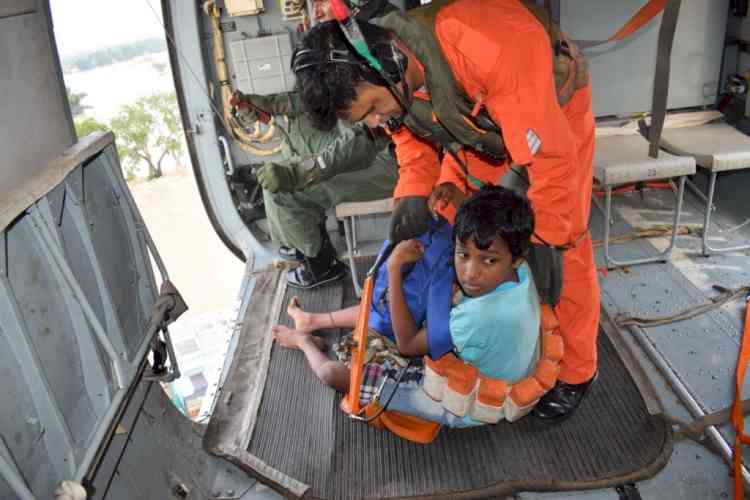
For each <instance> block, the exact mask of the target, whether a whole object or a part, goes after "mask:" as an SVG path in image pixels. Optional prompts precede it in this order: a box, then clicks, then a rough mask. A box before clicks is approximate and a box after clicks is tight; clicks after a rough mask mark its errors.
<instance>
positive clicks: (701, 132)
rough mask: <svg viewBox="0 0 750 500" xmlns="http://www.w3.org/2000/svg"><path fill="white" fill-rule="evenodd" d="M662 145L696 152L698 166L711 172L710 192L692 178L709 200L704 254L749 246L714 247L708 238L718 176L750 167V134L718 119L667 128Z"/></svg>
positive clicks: (676, 150) (684, 152)
mask: <svg viewBox="0 0 750 500" xmlns="http://www.w3.org/2000/svg"><path fill="white" fill-rule="evenodd" d="M660 145H661V147H662V148H664V149H666V150H667V151H669V152H671V153H674V154H678V155H685V156H692V157H693V158H695V162H696V164H697V165H698V167H700V168H701V169H703V170H705V171H706V173H707V174H708V176H709V180H708V192H707V193H706V194H704V193H702V192H701V191H700V190H699V189H698V188H697V187H696V186H695V185H694V184H693V183H692V182H689V181H688V187H689V188H690V189H691V191H693V192H694V193H695V194H696V195H697V196H698V197H699V198H701V199H702V200H703V201H705V202H706V208H705V216H704V218H703V255H705V256H708V255H709V254H710V253H711V252H714V253H717V252H731V251H736V250H747V249H749V248H750V242H748V243H744V244H742V245H736V246H729V247H723V248H715V247H712V246H711V245H710V244H709V241H708V228H709V226H710V224H711V212H712V210H713V209H714V204H713V202H714V192H715V190H716V177H717V176H718V174H719V172H727V171H730V170H741V169H746V168H750V137H748V136H746V135H745V134H743V133H742V132H740V131H739V130H737V129H736V128H734V127H732V126H731V125H728V124H726V123H714V124H707V125H701V126H697V127H686V128H676V129H667V130H664V132H663V133H662V138H661V142H660Z"/></svg>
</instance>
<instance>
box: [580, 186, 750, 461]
mask: <svg viewBox="0 0 750 500" xmlns="http://www.w3.org/2000/svg"><path fill="white" fill-rule="evenodd" d="M696 177H699V176H696ZM739 178H740V176H738V175H732V176H727V177H726V178H725V179H724V181H725V182H727V181H729V180H730V179H731V180H734V179H739ZM745 180H746V179H745ZM720 186H721V182H720ZM725 187H726V186H725ZM722 201H723V198H722V197H721V196H719V197H717V204H719V208H718V210H717V211H716V212H715V214H716V215H715V216H714V217H713V222H712V227H711V234H712V235H716V236H717V237H720V238H722V239H723V240H724V241H722V245H724V244H733V243H739V242H742V241H745V240H747V239H750V233H749V232H748V231H747V228H745V230H742V231H738V232H734V233H732V232H723V233H722V232H721V231H722V230H726V229H727V228H730V227H732V226H736V225H737V224H738V223H739V222H741V221H742V220H743V219H745V218H747V217H748V216H750V213H749V212H748V211H747V208H746V205H745V207H744V208H743V207H742V206H741V204H738V203H736V200H731V201H732V202H733V203H731V204H723V203H722ZM672 203H673V198H672V194H671V192H669V191H647V192H646V193H645V196H644V199H641V198H640V197H639V195H637V194H627V195H621V196H617V201H616V202H615V205H614V207H615V211H614V212H615V216H614V226H613V234H614V235H616V234H622V233H625V232H628V231H630V230H631V229H632V228H633V227H643V226H647V225H652V224H663V223H668V222H669V217H670V214H669V211H670V210H671V207H672ZM727 205H729V206H730V207H731V209H727ZM702 207H703V204H702V203H701V202H699V201H698V200H697V198H696V197H695V196H693V195H692V193H687V194H686V196H685V203H684V207H683V208H684V213H683V218H682V220H681V221H680V224H681V225H688V226H693V227H700V225H701V223H702V217H703V215H702ZM591 230H592V234H593V236H594V239H598V238H599V237H600V235H601V234H602V231H603V217H602V215H601V213H600V212H598V211H597V210H595V209H593V210H592V217H591ZM666 244H667V239H666V238H655V239H649V240H638V241H634V242H629V243H627V244H623V245H615V246H614V247H613V248H612V254H613V255H614V256H615V257H616V258H634V257H640V256H646V255H649V254H653V253H654V252H656V251H660V250H661V249H663V248H664V247H665V246H666ZM700 248H701V247H700V238H699V237H693V236H680V237H678V240H677V246H676V248H675V250H674V254H673V259H672V261H671V262H670V263H653V264H646V265H639V266H632V267H629V268H623V269H620V270H614V271H609V273H608V274H607V276H602V275H600V284H601V288H602V306H603V307H604V308H605V309H606V310H607V312H608V313H609V314H611V315H613V316H614V315H617V314H619V313H627V314H634V315H640V316H648V317H651V316H662V315H668V314H672V313H674V312H676V311H679V310H683V309H687V308H689V307H692V306H694V305H697V304H700V303H703V302H705V301H706V300H708V299H709V298H710V297H713V296H715V295H716V294H717V292H716V291H714V290H713V289H712V286H713V285H722V286H725V287H728V288H733V287H739V286H743V285H747V284H750V276H749V275H750V255H749V254H748V252H747V251H744V252H730V253H722V254H715V255H711V256H710V257H703V256H702V255H700ZM596 253H597V259H598V262H599V264H600V265H603V251H602V250H601V249H599V250H598V251H597V252H596ZM744 309H745V304H744V301H741V300H737V301H734V302H730V303H728V304H726V305H724V306H722V307H721V308H719V309H717V310H714V311H711V312H708V313H706V314H703V315H701V316H698V317H695V318H692V319H690V320H687V321H682V322H679V323H673V324H669V325H664V326H660V327H653V328H646V329H643V332H644V333H645V335H646V337H647V338H648V340H649V341H650V342H651V343H652V345H653V346H654V347H655V348H656V349H657V351H658V352H659V353H660V354H661V355H662V356H663V357H664V358H665V359H666V361H667V363H668V364H669V366H670V368H671V369H672V370H673V372H674V373H675V375H676V376H677V378H678V379H679V380H680V381H682V383H684V384H685V385H686V386H687V388H688V390H689V391H690V393H691V394H692V395H693V397H694V398H695V399H696V401H697V402H698V403H699V405H700V406H701V407H702V409H703V410H704V411H705V412H707V413H708V412H712V411H717V410H720V409H722V408H724V407H727V406H728V405H730V404H731V403H732V400H733V398H734V393H733V390H734V389H733V387H734V380H733V378H734V367H735V364H736V360H737V353H738V349H739V342H740V336H741V332H742V322H743V315H744ZM747 397H750V389H748V388H747V387H746V388H745V390H744V392H743V398H747ZM719 430H720V432H721V433H722V435H723V436H724V438H725V439H726V440H727V441H728V442H729V443H731V442H732V440H733V439H734V434H733V432H732V430H731V426H730V425H725V426H722V427H721V428H720V429H719ZM745 458H746V459H750V453H749V452H748V451H747V450H745Z"/></svg>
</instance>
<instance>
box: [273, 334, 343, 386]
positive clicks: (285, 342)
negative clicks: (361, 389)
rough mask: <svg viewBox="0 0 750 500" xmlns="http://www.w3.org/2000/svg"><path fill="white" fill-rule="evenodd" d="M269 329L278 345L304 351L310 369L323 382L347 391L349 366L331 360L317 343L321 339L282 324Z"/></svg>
mask: <svg viewBox="0 0 750 500" xmlns="http://www.w3.org/2000/svg"><path fill="white" fill-rule="evenodd" d="M271 331H272V332H273V336H274V338H275V339H276V342H278V343H279V345H280V346H282V347H286V348H289V349H299V350H300V351H302V352H303V353H305V357H306V358H307V363H308V364H309V365H310V369H311V370H312V371H313V373H315V375H316V376H317V377H318V378H319V379H320V380H321V381H322V382H323V383H324V384H326V385H328V386H329V387H333V388H334V389H336V390H337V391H339V392H348V391H349V368H347V367H346V365H345V364H344V363H342V362H341V361H333V360H332V359H329V358H328V356H326V354H325V352H323V349H322V348H321V345H320V343H319V341H320V340H322V339H318V338H317V337H315V336H313V335H311V334H310V333H309V332H304V331H300V330H293V329H291V328H289V327H286V326H284V325H276V326H274V327H273V328H272V329H271Z"/></svg>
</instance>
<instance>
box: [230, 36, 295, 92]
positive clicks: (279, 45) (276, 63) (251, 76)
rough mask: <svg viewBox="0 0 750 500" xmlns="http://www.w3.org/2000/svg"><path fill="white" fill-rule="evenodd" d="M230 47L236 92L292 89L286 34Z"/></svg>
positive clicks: (234, 43)
mask: <svg viewBox="0 0 750 500" xmlns="http://www.w3.org/2000/svg"><path fill="white" fill-rule="evenodd" d="M229 47H230V49H231V54H232V62H233V63H234V72H235V79H236V83H235V88H236V89H237V90H240V91H242V92H244V93H246V94H262V95H267V94H274V93H276V92H290V91H292V90H294V74H293V73H292V69H291V61H292V40H291V37H290V36H289V33H281V34H278V35H269V36H264V37H259V38H250V39H247V40H237V41H235V42H231V43H230V44H229Z"/></svg>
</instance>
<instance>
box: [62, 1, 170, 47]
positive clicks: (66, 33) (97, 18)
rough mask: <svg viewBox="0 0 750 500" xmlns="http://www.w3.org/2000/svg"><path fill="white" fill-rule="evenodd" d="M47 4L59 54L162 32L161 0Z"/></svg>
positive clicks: (123, 41)
mask: <svg viewBox="0 0 750 500" xmlns="http://www.w3.org/2000/svg"><path fill="white" fill-rule="evenodd" d="M149 4H150V5H151V6H153V8H154V10H155V11H156V13H157V14H158V16H159V18H158V20H157V17H156V16H155V15H154V11H153V10H151V8H150V7H149ZM50 6H51V9H52V23H53V24H54V27H55V38H56V39H57V47H58V50H59V51H60V54H61V55H62V56H70V55H73V54H76V53H79V52H85V51H89V50H92V49H98V48H102V47H110V46H112V45H118V44H121V43H128V42H134V41H136V40H143V39H145V38H153V37H157V36H164V35H163V33H164V28H163V27H162V25H161V2H160V0H50Z"/></svg>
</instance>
